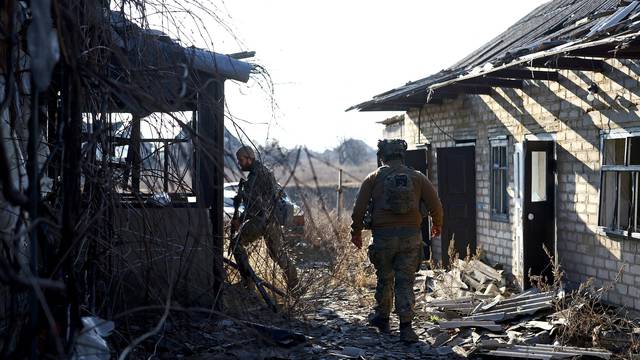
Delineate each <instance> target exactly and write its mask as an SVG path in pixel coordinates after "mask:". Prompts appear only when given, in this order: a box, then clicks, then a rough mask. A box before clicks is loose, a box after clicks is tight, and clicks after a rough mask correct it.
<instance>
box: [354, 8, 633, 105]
mask: <svg viewBox="0 0 640 360" xmlns="http://www.w3.org/2000/svg"><path fill="white" fill-rule="evenodd" d="M638 36H640V1H625V0H554V1H551V2H548V3H546V4H543V5H541V6H539V7H538V8H536V9H535V10H533V11H532V12H531V13H529V14H528V15H527V16H525V17H524V18H522V19H521V20H520V21H518V22H517V23H515V24H514V25H513V26H511V27H510V28H509V29H507V30H506V31H505V32H503V33H502V34H500V35H498V36H497V37H495V38H494V39H493V40H491V41H489V42H488V43H486V44H485V45H483V46H482V47H480V48H479V49H478V50H476V51H474V52H472V53H471V54H469V55H468V56H466V57H465V58H463V59H462V60H460V61H458V62H457V63H456V64H454V65H453V66H451V67H450V68H448V69H445V70H442V71H440V72H438V73H436V74H433V75H430V76H428V77H425V78H422V79H420V80H416V81H411V82H408V83H406V84H405V85H403V86H400V87H398V88H395V89H392V90H389V91H387V92H384V93H382V94H379V95H376V96H374V97H373V99H371V100H369V101H366V102H363V103H360V104H358V105H354V106H352V107H350V108H349V109H347V111H349V110H354V109H356V110H359V111H407V110H409V109H410V108H415V107H422V106H423V105H425V104H426V103H438V101H440V100H441V99H443V98H447V97H452V96H457V95H458V94H465V93H466V94H485V93H489V92H488V90H490V88H491V87H501V86H504V87H519V86H518V84H521V81H522V79H545V80H547V79H551V80H553V76H554V73H553V72H543V71H533V72H531V70H530V69H523V68H525V67H528V68H531V67H535V68H538V67H543V68H550V69H574V70H597V67H598V65H599V63H598V61H597V60H593V59H594V58H613V57H621V58H623V57H624V58H631V57H633V58H637V57H638V55H640V50H639V49H640V48H639V47H638V46H637V40H636V39H637V38H638ZM518 69H520V70H518ZM507 70H508V71H507ZM522 70H525V71H522ZM518 71H520V72H518ZM528 72H531V73H530V74H529V73H528ZM487 76H491V81H486V80H485V81H481V82H478V81H477V79H482V78H486V77H487ZM555 76H556V77H557V73H556V74H555ZM474 79H476V80H474ZM513 79H516V80H513ZM518 79H519V80H518ZM479 85H485V86H484V87H483V86H479Z"/></svg>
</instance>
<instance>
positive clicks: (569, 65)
mask: <svg viewBox="0 0 640 360" xmlns="http://www.w3.org/2000/svg"><path fill="white" fill-rule="evenodd" d="M529 66H533V67H543V68H549V69H562V70H577V71H595V72H602V70H603V69H604V61H602V60H597V59H585V58H580V57H553V58H540V59H534V60H532V61H531V63H530V65H529Z"/></svg>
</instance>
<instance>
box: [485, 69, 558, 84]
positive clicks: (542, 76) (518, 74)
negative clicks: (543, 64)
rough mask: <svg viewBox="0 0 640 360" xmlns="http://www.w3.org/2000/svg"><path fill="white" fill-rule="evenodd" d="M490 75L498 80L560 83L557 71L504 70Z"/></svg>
mask: <svg viewBox="0 0 640 360" xmlns="http://www.w3.org/2000/svg"><path fill="white" fill-rule="evenodd" d="M490 75H491V76H493V77H498V78H512V79H528V80H551V81H558V72H557V71H545V70H532V69H527V68H518V69H502V70H497V71H493V72H491V74H490Z"/></svg>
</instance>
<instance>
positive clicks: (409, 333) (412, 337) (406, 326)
mask: <svg viewBox="0 0 640 360" xmlns="http://www.w3.org/2000/svg"><path fill="white" fill-rule="evenodd" d="M400 340H402V341H403V342H405V343H414V342H417V341H418V340H419V338H418V335H416V332H415V331H413V327H412V326H411V322H406V323H400Z"/></svg>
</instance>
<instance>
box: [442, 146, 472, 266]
mask: <svg viewBox="0 0 640 360" xmlns="http://www.w3.org/2000/svg"><path fill="white" fill-rule="evenodd" d="M475 166H476V161H475V146H464V147H455V148H441V149H438V195H439V196H440V200H441V201H442V206H443V207H444V226H443V229H442V235H441V237H440V238H441V240H442V262H443V263H444V264H445V265H448V264H449V255H448V249H449V244H450V242H451V240H454V241H455V250H456V252H457V253H458V255H459V256H460V257H464V256H465V255H466V254H467V247H469V248H470V249H471V251H472V252H475V250H476V172H475Z"/></svg>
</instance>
